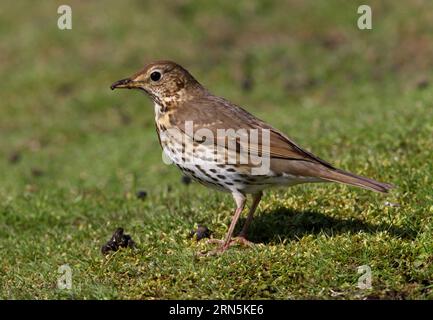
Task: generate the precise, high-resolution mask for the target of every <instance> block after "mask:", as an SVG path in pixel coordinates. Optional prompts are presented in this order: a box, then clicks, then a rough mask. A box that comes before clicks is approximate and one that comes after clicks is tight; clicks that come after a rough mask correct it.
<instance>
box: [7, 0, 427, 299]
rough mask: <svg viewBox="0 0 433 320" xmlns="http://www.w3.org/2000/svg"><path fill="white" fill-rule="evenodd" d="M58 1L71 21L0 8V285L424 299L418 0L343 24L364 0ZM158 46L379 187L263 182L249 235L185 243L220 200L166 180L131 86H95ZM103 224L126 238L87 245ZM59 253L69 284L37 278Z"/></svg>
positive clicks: (39, 289) (15, 289)
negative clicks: (244, 243)
mask: <svg viewBox="0 0 433 320" xmlns="http://www.w3.org/2000/svg"><path fill="white" fill-rule="evenodd" d="M69 3H70V5H71V7H72V10H73V30H71V31H60V30H58V29H57V27H56V26H57V17H58V15H57V6H58V5H60V4H62V3H60V2H59V3H55V2H43V3H38V5H36V4H34V3H33V2H32V1H15V2H8V3H7V4H6V3H5V4H3V5H2V7H1V8H0V14H1V16H2V19H1V20H0V37H1V39H2V41H0V61H1V62H0V73H1V74H2V77H1V78H2V80H1V81H0V92H1V93H0V95H1V103H0V137H1V138H0V172H1V174H0V298H3V299H20V298H24V299H57V298H65V299H71V298H74V299H75V298H76V299H111V298H114V299H175V298H180V299H208V298H216V299H220V298H229V299H247V298H260V299H270V298H274V299H301V298H308V299H310V298H319V299H342V298H349V299H363V298H390V299H432V298H433V285H432V284H433V266H432V263H433V218H432V217H433V215H432V213H433V193H432V185H433V162H432V150H433V103H432V101H433V89H432V86H431V78H432V76H433V73H432V67H433V60H432V59H431V57H432V56H433V32H432V30H433V20H432V19H431V14H430V13H431V12H432V9H433V4H432V3H431V1H412V2H407V4H405V6H398V5H397V4H395V1H392V0H389V1H388V0H387V1H381V2H378V1H371V3H370V4H371V6H372V9H373V30H371V31H361V30H358V29H357V28H356V19H357V17H358V15H357V13H356V9H357V7H358V5H360V4H364V3H365V1H363V2H358V1H337V0H335V1H308V2H305V1H301V0H291V1H288V2H287V4H282V2H280V1H275V2H274V1H258V2H257V3H256V4H253V2H252V1H226V2H221V3H218V4H217V3H216V2H213V1H212V2H210V1H209V2H200V4H199V3H197V2H194V1H174V2H172V3H171V4H170V5H168V4H166V5H164V4H162V3H160V1H149V2H146V3H145V2H143V1H128V3H124V2H123V1H122V2H119V1H104V2H93V1H92V2H82V1H69ZM413 17H416V19H414V18H413ZM161 58H169V59H172V60H175V61H178V62H179V63H181V64H182V65H184V66H185V67H186V68H188V69H189V70H190V71H191V72H192V73H193V74H194V75H195V76H196V77H197V78H198V79H199V80H200V81H201V82H202V83H203V84H204V85H205V86H206V87H208V88H209V89H210V90H211V91H212V92H214V93H216V94H219V95H222V96H224V97H226V98H228V99H230V100H232V101H234V102H236V103H238V104H240V105H243V106H245V107H246V108H247V109H248V110H249V111H251V112H253V113H254V114H256V115H257V116H259V117H261V118H263V119H264V120H266V121H268V122H270V123H272V124H273V125H274V126H275V127H277V128H279V129H281V130H282V131H284V132H286V133H287V134H288V135H289V136H290V137H292V138H293V139H294V140H295V141H297V142H298V143H299V144H301V145H302V146H304V147H306V148H308V149H309V150H311V151H313V152H314V153H315V154H317V155H319V156H320V157H322V158H324V159H326V160H328V161H330V162H332V163H333V164H335V165H337V166H339V167H341V168H343V169H347V170H351V171H354V172H356V173H358V174H363V175H367V176H370V177H373V178H376V179H378V180H381V181H386V182H391V183H393V184H395V185H396V189H395V190H394V191H393V192H392V193H391V194H390V195H378V194H375V193H372V192H368V191H364V190H360V189H355V188H349V187H345V186H339V185H334V184H323V185H305V186H298V187H292V188H290V189H278V190H271V191H269V192H267V193H266V195H265V197H264V200H263V201H262V203H261V205H260V207H259V210H258V214H257V216H256V219H255V220H254V221H253V224H252V226H251V239H252V240H253V241H255V242H257V243H258V245H257V246H256V247H255V248H253V249H245V248H239V247H237V248H232V249H230V250H229V251H228V252H226V253H225V254H223V255H221V256H217V257H206V258H198V257H197V256H196V253H197V252H199V251H201V250H205V249H211V245H207V244H205V243H204V242H196V241H195V240H191V239H189V237H188V235H189V232H190V231H191V230H192V229H193V228H194V227H195V226H196V225H197V224H204V225H206V226H208V227H209V228H210V229H211V230H212V231H213V232H214V237H216V238H222V237H223V236H224V234H225V232H226V231H227V227H228V224H229V222H230V220H231V216H232V212H233V209H234V204H233V201H232V199H231V197H230V196H229V195H227V194H220V193H216V192H215V191H212V190H207V189H205V188H203V187H201V186H199V185H196V184H192V185H190V186H185V185H183V184H182V183H181V182H180V177H181V175H180V173H179V172H178V171H177V169H176V168H174V167H172V166H166V165H164V164H163V163H162V161H161V150H160V147H159V145H158V141H157V137H156V134H155V131H154V124H153V107H152V104H151V102H150V101H149V100H147V99H146V98H145V97H144V96H143V95H142V94H140V93H138V92H131V91H115V92H111V91H110V90H109V85H110V84H111V83H112V82H113V81H115V80H118V79H120V78H122V77H125V76H128V75H130V74H132V73H133V72H135V71H137V70H138V69H139V68H140V67H141V66H142V65H143V64H144V63H145V62H149V61H151V60H155V59H161ZM246 80H248V81H252V87H251V89H250V90H246V89H245V88H244V87H243V85H242V84H243V83H244V82H245V81H246ZM13 158H15V159H13ZM138 190H146V191H147V192H148V197H147V199H146V200H145V201H140V200H138V199H136V197H135V193H136V191H138ZM386 202H390V203H395V204H398V206H395V207H393V206H387V205H386ZM120 226H121V227H123V228H124V229H125V231H126V233H128V234H130V235H131V236H132V238H133V240H134V241H135V242H136V243H137V248H136V249H135V250H130V249H125V250H120V251H118V252H116V253H114V254H111V255H109V256H107V257H103V256H102V254H101V252H100V248H101V246H102V245H103V244H104V243H105V242H106V241H107V240H108V239H109V238H110V236H111V234H112V233H113V232H114V230H115V229H116V228H117V227H120ZM63 264H68V265H69V266H70V267H71V268H72V272H73V274H72V280H73V287H72V289H71V290H60V289H58V288H57V286H56V283H57V278H58V277H59V274H58V271H57V270H58V267H59V266H61V265H63ZM361 265H368V266H370V267H371V270H372V289H370V290H361V289H358V288H357V283H358V278H359V277H360V274H358V273H357V268H358V267H359V266H361Z"/></svg>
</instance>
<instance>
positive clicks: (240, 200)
mask: <svg viewBox="0 0 433 320" xmlns="http://www.w3.org/2000/svg"><path fill="white" fill-rule="evenodd" d="M233 198H234V199H235V201H236V206H237V208H236V211H235V215H234V216H233V219H232V223H230V227H229V231H228V232H227V235H226V240H225V241H224V244H223V251H224V250H226V249H227V248H228V247H229V245H230V241H231V240H232V236H233V231H234V230H235V227H236V223H237V222H238V220H239V217H240V215H241V213H242V210H244V207H245V202H246V198H245V196H244V195H243V194H233Z"/></svg>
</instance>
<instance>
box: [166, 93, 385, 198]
mask: <svg viewBox="0 0 433 320" xmlns="http://www.w3.org/2000/svg"><path fill="white" fill-rule="evenodd" d="M177 111H178V112H175V113H173V114H172V120H173V122H174V124H175V125H176V126H177V127H178V128H179V129H180V130H182V129H183V128H184V123H185V121H188V120H189V121H194V124H195V126H194V129H195V130H197V129H200V128H207V129H209V130H211V131H212V133H213V136H214V138H215V140H214V141H213V142H214V143H218V141H217V140H216V139H217V138H218V134H217V130H218V129H227V128H231V129H234V130H235V131H236V130H239V129H247V130H248V129H259V133H260V129H268V130H269V133H270V148H269V149H270V150H269V151H270V157H271V159H270V160H271V163H270V165H271V169H272V171H273V172H275V173H279V174H282V173H288V174H292V175H294V176H303V177H314V178H318V180H317V181H324V180H326V181H333V182H339V183H345V184H349V185H353V186H357V187H361V188H364V189H369V190H373V191H377V192H388V191H389V190H390V189H391V188H392V185H390V184H387V183H382V182H378V181H375V180H373V179H370V178H366V177H362V176H358V175H355V174H353V173H350V172H346V171H343V170H340V169H337V168H335V167H334V166H332V165H331V164H329V163H328V162H326V161H324V160H322V159H320V158H318V157H316V156H315V155H313V154H312V153H310V152H308V151H306V150H304V149H302V148H301V147H299V146H298V145H297V144H295V143H294V142H293V141H292V140H290V139H289V138H288V137H287V136H286V135H284V134H283V133H281V132H280V131H278V130H276V129H274V128H272V127H271V126H270V125H268V124H267V123H265V122H263V121H262V120H260V119H258V118H256V117H254V116H253V115H252V114H250V113H249V112H247V111H246V110H244V109H242V108H241V107H238V106H236V105H233V104H231V103H230V102H228V101H227V100H224V99H222V98H219V97H215V96H211V95H208V96H204V97H202V98H199V99H197V100H194V101H190V102H188V103H185V104H184V105H181V106H179V110H177ZM240 144H241V147H243V148H244V150H248V152H249V153H250V152H251V151H256V152H257V151H259V154H260V150H262V145H261V136H260V134H259V139H258V143H257V144H254V143H247V144H245V143H243V144H242V140H241V142H240ZM225 145H227V144H225Z"/></svg>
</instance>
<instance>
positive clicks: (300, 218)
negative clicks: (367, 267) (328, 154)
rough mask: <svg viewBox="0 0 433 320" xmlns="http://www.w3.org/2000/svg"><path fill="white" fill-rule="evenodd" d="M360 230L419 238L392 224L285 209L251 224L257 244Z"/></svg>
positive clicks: (263, 215)
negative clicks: (377, 223) (376, 223)
mask: <svg viewBox="0 0 433 320" xmlns="http://www.w3.org/2000/svg"><path fill="white" fill-rule="evenodd" d="M244 222H245V219H242V221H239V223H238V226H237V227H238V228H239V229H238V230H240V227H241V226H242V225H243V223H244ZM360 231H363V232H367V233H376V232H381V231H387V232H388V233H390V234H391V235H392V236H395V237H399V238H404V239H414V238H415V237H416V232H415V231H414V230H413V229H406V228H400V227H395V226H392V225H390V224H379V225H375V224H370V223H366V222H364V221H362V220H360V219H355V218H350V219H340V218H333V217H329V216H327V215H325V214H322V213H320V212H316V211H308V210H307V211H296V210H292V209H288V208H283V207H282V208H278V209H276V210H274V211H272V212H262V213H260V214H259V215H257V216H256V217H255V218H254V220H253V222H252V224H251V227H250V230H249V233H248V239H249V240H251V241H252V242H256V243H270V242H279V241H283V240H293V239H298V238H301V237H302V236H304V235H308V234H319V233H324V234H327V235H329V236H332V235H335V234H342V233H358V232H360Z"/></svg>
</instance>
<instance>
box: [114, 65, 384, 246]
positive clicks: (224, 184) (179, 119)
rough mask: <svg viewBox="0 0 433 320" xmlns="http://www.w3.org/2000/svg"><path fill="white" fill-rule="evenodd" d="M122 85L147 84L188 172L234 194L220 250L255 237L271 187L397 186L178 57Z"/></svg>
mask: <svg viewBox="0 0 433 320" xmlns="http://www.w3.org/2000/svg"><path fill="white" fill-rule="evenodd" d="M115 88H127V89H140V90H143V91H144V92H145V93H146V94H147V95H148V96H149V97H150V98H151V99H152V100H153V102H154V108H155V123H156V131H157V133H158V137H159V141H160V144H161V147H162V149H163V151H164V153H165V154H166V155H167V156H168V157H169V158H170V159H171V160H172V161H173V162H174V164H176V165H177V166H178V167H179V168H180V170H182V172H183V173H184V174H185V175H187V176H190V177H191V178H192V179H194V180H196V181H198V182H200V183H201V184H203V185H205V186H208V187H212V188H216V189H218V190H221V191H227V192H230V193H231V194H232V196H233V198H234V200H235V202H236V210H235V214H234V217H233V219H232V222H231V224H230V227H229V230H228V232H227V236H226V237H225V240H221V241H220V243H221V246H220V247H219V248H218V249H217V250H218V251H219V252H223V251H225V250H226V249H227V248H229V247H230V246H231V245H232V244H233V243H235V242H240V243H243V244H250V243H249V241H247V240H246V235H247V230H248V226H249V225H250V223H251V220H252V218H253V214H254V211H255V210H256V208H257V206H258V204H259V202H260V199H261V197H262V191H263V190H264V189H266V188H269V187H273V186H291V185H294V184H299V183H306V182H329V181H331V182H339V183H344V184H348V185H352V186H357V187H361V188H365V189H369V190H373V191H378V192H388V190H389V189H391V187H392V186H391V185H390V184H387V183H382V182H378V181H375V180H373V179H369V178H365V177H361V176H358V175H355V174H352V173H349V172H346V171H343V170H340V169H337V168H335V167H334V166H332V165H331V164H329V163H328V162H326V161H324V160H322V159H320V158H318V157H316V156H315V155H313V154H312V153H310V152H308V151H306V150H304V149H302V148H301V147H299V146H298V145H297V144H296V143H294V142H293V141H292V140H290V139H289V138H288V137H287V136H286V135H284V134H283V133H282V132H280V131H278V130H277V129H274V128H273V127H271V126H270V125H269V124H267V123H265V122H264V121H262V120H260V119H258V118H256V117H255V116H253V115H252V114H250V113H249V112H248V111H246V110H244V109H243V108H241V107H239V106H237V105H235V104H233V103H231V102H229V101H227V100H225V99H223V98H220V97H217V96H215V95H213V94H211V93H210V92H209V91H208V90H206V89H205V88H204V87H203V86H202V85H201V84H200V83H199V82H198V81H197V80H196V79H195V78H194V77H193V76H192V75H191V74H190V73H189V72H188V71H187V70H185V69H184V68H183V67H181V66H180V65H178V64H176V63H174V62H171V61H157V62H154V63H151V64H148V65H147V66H145V67H144V69H142V70H141V71H139V72H137V73H136V74H134V75H133V76H132V77H129V78H126V79H122V80H119V81H116V82H115V83H113V84H112V85H111V89H112V90H114V89H115ZM253 156H254V157H253ZM257 159H258V160H259V161H257ZM264 163H265V164H266V165H264ZM247 194H252V197H253V203H252V206H251V208H250V210H249V214H248V216H247V219H246V222H245V224H244V226H243V228H242V231H241V232H240V234H239V236H238V237H236V238H232V235H233V231H234V228H235V226H236V222H237V221H238V218H239V216H240V214H241V212H242V210H243V209H244V206H245V202H246V195H247Z"/></svg>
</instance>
